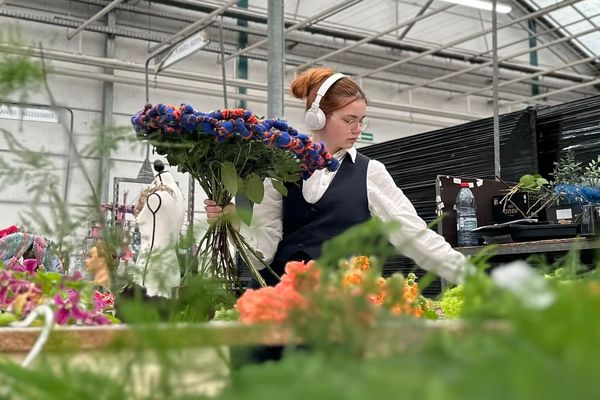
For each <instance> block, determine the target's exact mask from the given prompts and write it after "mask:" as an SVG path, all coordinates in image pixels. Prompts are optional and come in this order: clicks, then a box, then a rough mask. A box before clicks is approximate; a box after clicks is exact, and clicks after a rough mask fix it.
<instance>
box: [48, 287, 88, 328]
mask: <svg viewBox="0 0 600 400" xmlns="http://www.w3.org/2000/svg"><path fill="white" fill-rule="evenodd" d="M54 302H55V303H56V305H57V306H58V308H57V310H56V315H55V316H56V323H57V324H59V325H65V324H66V323H68V322H69V320H70V319H71V318H73V319H74V320H75V321H84V320H86V319H87V318H88V316H89V315H88V313H86V312H85V311H84V310H82V309H80V308H79V293H77V292H76V291H74V290H72V289H68V290H67V296H66V298H64V297H63V296H61V295H60V294H57V295H56V296H55V297H54Z"/></svg>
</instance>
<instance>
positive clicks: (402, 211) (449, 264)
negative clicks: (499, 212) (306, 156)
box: [240, 147, 467, 282]
mask: <svg viewBox="0 0 600 400" xmlns="http://www.w3.org/2000/svg"><path fill="white" fill-rule="evenodd" d="M346 154H348V155H349V156H350V157H351V159H352V162H354V161H355V159H356V149H355V148H354V147H352V148H350V149H347V150H344V149H342V150H340V151H338V152H337V153H335V154H334V155H333V156H334V157H335V158H336V159H338V160H339V161H340V162H341V161H342V160H343V158H344V156H345V155H346ZM336 173H337V172H330V171H327V170H326V169H322V170H317V171H315V173H314V174H313V175H312V176H311V177H310V178H308V179H307V180H305V181H304V183H303V185H302V195H303V196H304V199H305V200H306V201H307V202H308V203H310V204H314V203H316V202H317V201H319V199H320V198H321V197H322V196H323V194H324V193H325V191H326V190H327V188H328V187H329V185H330V184H331V181H332V180H333V178H334V177H335V174H336ZM367 199H368V203H369V211H370V212H371V215H372V216H374V217H378V218H379V219H381V220H382V221H384V222H389V221H398V222H399V223H400V228H399V229H398V230H397V231H396V232H394V233H393V234H392V235H391V236H390V242H391V243H392V245H394V246H396V247H397V248H398V250H399V251H400V252H401V253H402V254H403V255H405V256H407V257H410V258H411V259H413V260H414V261H415V262H416V263H417V264H418V265H419V266H420V267H421V268H423V269H425V270H428V271H432V272H435V273H437V274H438V275H440V276H441V277H443V278H444V279H447V280H449V281H453V282H456V281H457V280H460V278H461V276H462V274H463V271H464V268H465V267H466V264H467V261H466V259H465V257H464V256H463V255H462V254H461V253H459V252H457V251H456V250H454V249H453V248H452V247H451V246H450V245H449V244H448V242H446V240H445V239H444V238H443V237H442V236H440V235H438V234H437V233H436V232H434V231H432V230H431V229H428V228H427V224H426V223H425V221H423V219H421V217H419V216H418V215H417V212H416V211H415V208H414V206H413V205H412V203H411V202H410V200H408V198H407V197H406V196H405V195H404V193H403V192H402V190H400V188H398V187H397V186H396V184H395V183H394V180H393V179H392V177H391V176H390V174H389V173H388V172H387V170H386V168H385V166H384V165H383V164H382V163H381V162H379V161H376V160H371V161H370V162H369V164H368V167H367ZM282 206H283V202H282V195H281V194H280V193H279V192H277V190H275V188H274V187H273V185H272V184H271V181H270V180H269V179H266V180H265V197H264V200H263V201H262V203H260V204H256V205H254V210H253V218H252V226H250V227H249V226H247V225H244V224H242V227H241V229H240V233H241V234H242V236H244V238H245V239H246V240H247V241H248V243H249V244H250V245H251V246H253V247H254V249H255V250H257V251H259V252H260V253H261V254H262V255H263V257H264V261H265V262H267V263H269V262H271V261H272V259H273V257H274V256H275V252H276V251H277V245H278V244H279V242H280V241H281V239H282V236H283V227H282Z"/></svg>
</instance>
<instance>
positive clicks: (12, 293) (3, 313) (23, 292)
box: [0, 259, 115, 325]
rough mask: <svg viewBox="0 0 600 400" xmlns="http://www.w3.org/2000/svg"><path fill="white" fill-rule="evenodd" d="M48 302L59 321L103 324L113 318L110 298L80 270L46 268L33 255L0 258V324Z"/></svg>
mask: <svg viewBox="0 0 600 400" xmlns="http://www.w3.org/2000/svg"><path fill="white" fill-rule="evenodd" d="M41 304H48V305H49V306H50V307H51V308H52V309H53V310H54V316H55V321H56V323H58V324H59V325H66V324H73V323H75V324H80V325H105V324H110V323H112V321H114V320H115V319H114V318H113V317H112V314H111V311H114V298H113V296H112V294H110V293H102V292H99V291H97V290H95V289H94V286H93V284H92V283H91V282H89V281H86V280H84V279H83V277H82V276H81V275H80V274H75V275H73V276H66V275H61V274H59V273H57V272H47V271H45V270H44V268H43V266H39V265H38V263H37V261H36V260H35V259H25V260H24V261H22V262H21V261H19V260H17V259H11V260H9V261H7V262H6V264H5V263H4V262H2V261H0V325H7V324H9V323H11V322H13V321H17V320H21V319H24V318H25V317H27V315H28V314H29V313H30V312H31V311H32V310H33V309H34V308H35V307H37V306H38V305H41Z"/></svg>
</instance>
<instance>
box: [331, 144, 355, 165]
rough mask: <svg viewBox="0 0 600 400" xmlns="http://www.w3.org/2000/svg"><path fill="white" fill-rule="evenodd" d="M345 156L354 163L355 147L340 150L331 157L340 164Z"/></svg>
mask: <svg viewBox="0 0 600 400" xmlns="http://www.w3.org/2000/svg"><path fill="white" fill-rule="evenodd" d="M346 154H349V155H350V160H351V161H352V162H353V163H354V162H355V160H356V147H354V146H352V147H350V148H349V149H341V150H339V151H338V152H337V153H335V154H334V155H333V157H334V158H336V159H337V160H338V161H339V162H342V160H343V159H344V156H345V155H346Z"/></svg>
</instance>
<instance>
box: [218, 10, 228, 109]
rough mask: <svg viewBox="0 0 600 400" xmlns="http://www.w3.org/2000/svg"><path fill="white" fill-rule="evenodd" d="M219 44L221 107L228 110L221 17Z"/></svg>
mask: <svg viewBox="0 0 600 400" xmlns="http://www.w3.org/2000/svg"><path fill="white" fill-rule="evenodd" d="M219 44H220V50H221V77H222V78H223V105H224V106H225V108H229V105H228V101H227V71H226V70H225V61H224V58H225V44H224V43H223V16H222V15H221V24H220V25H219Z"/></svg>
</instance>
